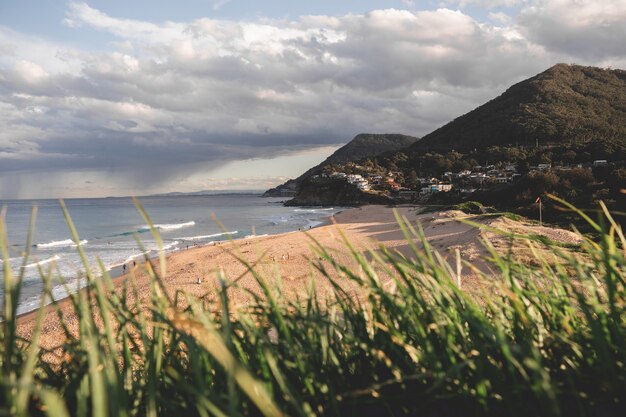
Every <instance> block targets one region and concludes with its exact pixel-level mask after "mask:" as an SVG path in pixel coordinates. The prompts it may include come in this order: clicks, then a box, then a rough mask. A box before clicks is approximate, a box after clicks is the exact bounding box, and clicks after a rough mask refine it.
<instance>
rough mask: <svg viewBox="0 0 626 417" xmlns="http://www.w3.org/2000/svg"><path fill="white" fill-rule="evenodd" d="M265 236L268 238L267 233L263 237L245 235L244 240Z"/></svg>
mask: <svg viewBox="0 0 626 417" xmlns="http://www.w3.org/2000/svg"><path fill="white" fill-rule="evenodd" d="M265 236H269V235H268V234H267V233H265V234H264V235H247V236H246V237H245V238H244V239H254V238H257V237H265Z"/></svg>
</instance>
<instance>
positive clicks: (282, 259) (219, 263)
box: [18, 205, 577, 349]
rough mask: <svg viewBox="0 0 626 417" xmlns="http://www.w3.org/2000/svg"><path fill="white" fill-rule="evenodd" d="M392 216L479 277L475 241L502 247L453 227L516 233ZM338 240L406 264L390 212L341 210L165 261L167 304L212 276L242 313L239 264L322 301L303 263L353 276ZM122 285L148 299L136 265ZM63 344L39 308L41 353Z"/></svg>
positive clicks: (544, 230) (443, 216)
mask: <svg viewBox="0 0 626 417" xmlns="http://www.w3.org/2000/svg"><path fill="white" fill-rule="evenodd" d="M396 210H397V211H398V213H399V214H400V215H401V216H404V217H405V218H406V219H407V220H409V221H410V222H411V223H412V224H414V225H417V224H420V225H421V227H422V228H423V230H424V233H425V236H426V238H427V240H428V241H429V242H430V244H431V245H432V247H433V248H434V249H435V250H437V251H439V252H440V253H441V254H442V255H444V256H445V257H450V263H451V264H453V263H454V262H453V261H455V260H456V259H453V258H452V257H455V256H456V252H457V251H456V249H458V250H459V253H460V255H461V258H462V259H463V260H465V261H468V262H471V263H472V265H473V266H474V267H475V268H476V269H477V270H481V271H483V272H487V273H489V268H488V265H487V263H485V262H484V261H483V258H484V256H485V255H486V251H485V249H484V248H483V245H482V243H481V239H487V240H489V241H491V242H492V244H493V245H494V246H495V247H504V246H505V243H506V242H505V241H504V240H503V239H502V238H500V237H498V236H497V235H495V234H493V233H490V232H486V231H484V230H483V231H481V230H479V229H477V228H475V227H472V226H470V225H467V224H465V223H463V222H462V221H460V220H461V219H466V218H469V219H471V220H473V221H476V222H479V223H481V224H485V225H488V226H491V227H495V228H500V229H515V228H516V227H517V228H518V229H519V228H520V227H522V226H520V224H519V223H517V222H512V221H510V220H508V219H503V218H499V217H484V216H479V217H477V216H467V215H465V214H464V213H462V212H460V211H443V212H438V213H424V214H419V212H420V211H421V209H420V208H419V207H415V206H400V207H397V208H396ZM517 231H521V232H523V231H524V230H517ZM532 231H533V232H534V233H538V234H544V235H547V236H549V237H550V238H551V239H555V240H559V241H567V242H572V241H576V239H577V237H576V235H574V234H573V233H571V232H568V231H565V230H560V229H552V228H548V227H539V226H537V227H535V228H534V229H533V230H532ZM342 233H343V235H344V236H345V237H346V238H347V239H348V240H349V241H350V243H351V244H352V245H353V246H354V248H355V249H356V250H357V251H360V252H366V251H368V250H376V249H378V248H379V247H380V245H384V246H386V247H388V248H390V249H393V250H397V251H399V252H400V253H401V254H403V255H404V256H407V257H409V258H411V257H413V256H412V253H411V251H410V249H409V246H408V244H407V242H406V240H405V238H404V236H403V234H402V231H401V230H400V228H399V226H398V224H397V222H396V220H395V217H394V212H393V209H392V208H389V207H386V206H375V205H372V206H364V207H360V208H353V209H349V210H345V211H343V212H341V213H339V214H337V215H335V216H334V217H333V218H332V219H331V224H328V225H325V226H320V227H317V228H314V229H311V230H307V231H296V232H291V233H285V234H280V235H272V236H259V237H255V238H249V239H239V240H235V241H232V242H222V243H221V244H218V245H213V246H203V247H194V248H190V249H188V250H184V251H180V252H176V253H173V254H170V255H169V256H168V257H167V262H166V267H167V274H166V276H165V277H164V282H165V285H166V287H167V289H168V291H169V293H170V295H171V296H172V297H174V295H175V294H176V293H177V292H179V291H182V292H186V293H189V294H191V295H194V296H198V297H209V298H211V297H214V296H215V294H216V288H217V287H218V283H219V277H220V276H223V277H224V278H225V280H226V281H232V280H237V285H236V288H233V289H231V290H230V291H229V298H230V301H231V303H232V304H233V305H234V306H242V305H245V304H246V303H247V302H248V301H249V300H250V299H251V297H250V294H249V293H248V291H249V292H252V293H256V294H259V293H260V289H259V287H258V284H257V282H256V280H255V279H254V277H252V276H251V274H249V273H247V270H246V267H245V266H244V264H243V263H242V262H241V261H240V260H238V259H237V257H241V259H245V261H247V262H249V263H251V264H252V265H254V266H255V269H256V270H257V271H259V272H261V273H262V274H263V276H264V277H265V278H266V279H268V280H271V281H273V284H276V285H279V286H280V288H281V294H282V295H283V296H284V297H287V298H290V299H295V297H304V296H306V295H307V293H308V292H310V291H311V288H312V285H314V287H315V291H316V292H317V294H318V295H319V296H320V297H324V296H325V295H328V294H330V291H332V290H331V286H330V284H329V282H328V280H326V279H324V278H321V277H320V274H319V273H317V271H315V269H314V268H312V266H311V260H316V257H317V254H316V253H315V251H314V249H313V240H312V239H314V240H316V241H317V242H319V243H321V244H322V245H324V246H325V247H326V248H328V250H329V251H330V252H331V253H332V254H333V257H334V259H335V260H336V261H338V262H340V263H343V264H345V265H350V266H354V268H357V265H355V262H354V260H353V259H352V257H351V254H350V253H349V250H348V248H347V247H346V245H345V243H344V242H343V240H342V238H341V234H342ZM334 278H335V279H336V280H337V282H338V283H339V284H340V285H341V286H342V287H343V288H344V289H345V290H346V291H347V292H348V293H350V294H354V296H358V294H357V293H356V288H355V287H354V284H353V283H352V282H351V281H350V280H348V279H346V278H342V277H341V276H334ZM128 279H134V280H135V283H136V285H137V289H138V296H139V299H140V301H142V300H147V299H148V297H149V296H150V280H149V278H148V276H147V274H146V273H145V270H144V268H143V266H141V265H138V266H137V267H135V268H133V270H132V271H131V273H130V274H126V275H122V276H120V277H118V278H115V279H114V284H115V286H116V288H117V289H118V290H119V289H120V288H122V286H123V284H124V282H126V281H127V280H128ZM476 279H477V274H476V271H472V270H470V269H469V268H467V267H466V268H464V269H463V270H462V280H463V285H464V287H465V288H467V289H468V290H471V289H472V288H474V287H476V286H477V285H480V283H478V282H476ZM56 304H57V306H58V307H59V308H60V311H61V312H62V314H63V315H64V317H65V318H66V323H69V325H70V329H71V326H73V325H74V326H75V325H76V323H77V320H76V317H75V316H74V313H73V311H72V306H71V304H70V303H69V300H68V299H65V300H61V301H58V302H57V303H56ZM35 319H36V312H31V313H27V314H25V315H23V316H21V317H20V318H19V329H18V332H19V334H20V335H22V336H24V337H26V338H28V337H29V336H30V334H31V332H32V328H33V325H34V323H35ZM63 339H64V335H63V332H62V329H61V326H60V324H59V320H58V317H57V315H56V314H55V312H54V309H53V306H52V305H49V306H47V307H45V316H44V323H43V337H42V341H41V344H42V347H44V348H46V349H54V348H55V347H58V346H59V345H60V344H61V343H62V342H63Z"/></svg>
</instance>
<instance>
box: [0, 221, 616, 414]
mask: <svg viewBox="0 0 626 417" xmlns="http://www.w3.org/2000/svg"><path fill="white" fill-rule="evenodd" d="M579 215H582V216H583V217H585V216H584V214H582V213H579ZM146 217H147V216H146ZM585 218H586V217H585ZM67 219H68V222H69V224H70V225H71V221H70V220H69V216H68V217H67ZM586 219H587V221H588V222H589V224H590V227H592V228H594V230H596V231H597V233H598V234H599V236H600V239H599V240H598V241H595V242H594V241H590V240H588V239H584V243H583V244H582V245H581V246H580V248H579V249H578V250H577V251H576V252H571V251H565V250H563V249H562V248H560V247H558V246H551V245H550V243H549V242H547V243H546V242H545V241H540V240H538V239H537V238H536V237H533V236H516V235H509V238H510V239H512V240H516V241H520V242H521V243H523V244H525V245H526V246H527V247H528V248H529V249H530V253H531V254H532V256H533V259H532V262H528V263H519V262H515V261H514V260H513V259H512V258H509V257H508V256H510V254H509V255H506V256H502V255H500V254H499V253H498V252H496V251H495V250H494V249H493V248H492V247H490V246H489V245H488V244H487V249H488V250H489V252H490V256H491V258H490V260H489V262H490V265H491V267H492V269H493V271H494V272H495V274H496V275H495V278H494V277H491V276H484V275H481V277H480V279H481V280H482V281H483V282H484V283H485V285H486V286H487V287H486V288H487V289H488V291H487V292H486V293H485V294H471V293H469V292H467V291H465V290H464V288H463V284H462V283H461V284H460V285H459V280H458V277H457V276H456V273H455V272H453V271H454V270H455V268H453V267H452V266H451V265H449V264H448V262H447V261H446V260H445V259H444V258H443V256H441V255H440V254H439V253H437V251H436V249H435V248H433V247H431V246H430V245H429V244H428V242H427V241H426V240H425V239H423V238H422V237H421V236H422V235H421V233H420V231H419V229H417V230H415V229H414V228H413V226H412V225H411V224H410V223H407V222H406V221H405V220H402V219H398V220H399V221H400V224H401V226H402V227H403V230H404V231H405V233H406V237H407V239H408V241H409V242H410V244H411V246H412V247H413V254H412V257H411V258H410V259H408V258H404V257H402V256H401V255H399V254H398V253H394V252H390V251H388V250H386V249H385V248H381V249H380V250H379V251H376V252H372V253H369V254H362V253H358V252H355V251H353V257H354V260H355V261H356V262H357V263H358V265H359V268H357V269H352V268H348V267H347V266H345V265H343V264H339V263H337V262H336V261H335V257H334V256H333V253H330V252H329V251H328V250H327V249H325V248H324V247H321V246H319V245H316V243H315V242H312V245H314V247H315V249H316V251H317V256H316V257H315V260H312V261H311V264H312V267H313V268H314V270H315V271H316V272H315V275H313V272H312V280H311V289H310V295H309V296H308V298H306V299H301V300H286V299H284V298H282V295H281V291H280V288H279V286H278V284H277V283H276V278H278V277H266V276H262V275H260V274H259V273H258V271H257V270H256V269H255V267H254V265H253V264H249V263H247V262H246V261H245V260H243V257H240V256H239V255H238V252H237V251H236V249H235V250H234V251H233V256H236V257H239V259H240V260H241V262H243V263H244V264H245V265H246V266H247V268H248V270H249V273H251V274H253V276H254V277H255V278H256V279H257V281H258V283H259V284H260V286H261V288H262V290H263V294H262V296H255V300H256V302H255V303H253V304H252V305H249V306H248V308H247V309H245V310H244V309H238V310H235V311H232V310H231V309H230V306H229V303H228V294H229V291H230V290H231V289H232V287H233V286H235V285H237V284H236V282H235V281H234V279H235V278H236V277H225V276H220V278H219V284H220V286H221V293H220V297H218V299H217V300H209V299H204V300H198V299H193V298H191V297H189V296H187V295H186V294H184V293H179V294H178V296H177V297H176V298H174V299H172V298H169V297H168V296H167V295H166V294H167V291H166V289H165V288H164V284H163V281H162V280H161V276H162V270H161V269H158V270H157V269H156V268H154V267H153V265H152V263H151V261H150V260H149V259H146V262H147V264H146V265H147V272H148V273H149V274H150V276H151V277H152V280H153V281H152V285H153V286H152V297H151V299H150V300H149V302H148V305H147V309H142V308H141V306H140V305H139V304H138V302H137V300H136V298H133V280H132V279H131V280H129V281H128V282H126V283H124V285H123V287H122V289H121V290H120V291H117V292H113V290H112V288H113V285H112V281H111V278H110V277H109V276H108V275H107V273H106V271H104V270H103V271H102V273H103V277H102V278H101V279H100V278H97V277H96V276H95V275H93V274H92V273H91V272H88V274H87V278H88V287H87V288H86V290H85V291H83V292H81V293H80V294H76V295H74V296H73V297H72V305H73V308H74V309H75V312H76V315H77V318H78V319H77V320H78V326H77V329H78V334H73V333H72V332H70V331H69V330H68V331H67V333H66V339H65V341H64V342H63V346H62V350H63V353H64V355H62V356H60V357H59V358H60V359H61V362H60V363H56V364H50V363H49V362H48V361H47V360H46V358H47V356H46V355H47V354H48V352H45V351H42V350H41V349H40V348H39V347H38V346H39V343H38V342H39V338H40V337H41V331H42V329H41V326H40V325H41V321H40V320H39V322H38V325H37V328H36V330H35V332H34V334H33V338H32V340H21V339H19V337H18V336H17V334H16V320H17V319H16V315H15V313H16V307H17V306H16V300H17V299H18V295H19V291H20V287H21V286H22V285H23V281H22V280H21V279H20V278H17V279H15V278H14V277H13V276H12V275H11V269H10V268H5V269H4V271H5V274H4V286H5V296H4V304H3V313H2V319H3V326H2V327H0V367H1V369H2V373H1V374H0V414H2V415H17V416H27V415H35V416H37V415H48V416H69V415H72V416H79V417H82V416H91V415H93V416H113V415H116V416H157V415H163V416H174V415H185V416H226V415H228V416H258V415H264V416H285V415H292V416H313V415H336V416H346V415H359V416H385V415H389V416H398V415H423V416H447V415H470V416H471V415H494V416H496V415H511V416H516V415H519V416H528V415H542V416H560V415H562V416H583V415H603V416H621V415H624V413H625V412H626V402H625V398H626V369H625V366H626V303H625V302H624V300H625V299H626V298H625V297H626V266H625V265H626V254H625V252H624V248H625V247H626V239H625V238H624V235H623V233H622V230H621V228H620V227H619V226H618V225H617V224H616V223H615V222H613V221H612V219H611V217H610V216H609V215H608V213H605V216H604V217H603V218H602V221H600V222H599V223H596V222H593V221H592V220H591V219H589V218H586ZM146 220H147V221H148V222H149V219H148V218H146ZM154 233H155V234H156V233H157V232H156V231H154ZM73 234H74V240H75V241H76V242H79V237H78V235H77V234H76V233H75V231H73ZM413 242H419V243H420V244H421V245H423V248H420V247H419V245H414V243H413ZM6 245H7V242H6V241H5V234H4V223H3V222H2V221H0V248H1V249H2V253H3V257H4V262H5V263H8V262H9V259H8V255H7V250H6ZM346 245H348V247H350V246H349V245H350V242H346ZM26 247H27V248H28V247H29V245H27V246H26ZM539 247H542V249H543V250H541V251H536V250H535V249H536V248H539ZM78 250H79V251H81V247H80V245H78ZM542 253H543V254H544V255H541V254H542ZM546 253H547V255H546ZM25 262H26V261H25ZM161 262H165V259H164V257H163V258H162V259H161ZM161 266H164V264H162V265H161ZM464 267H465V268H471V267H472V266H471V265H470V264H466V265H465V266H464ZM85 268H86V269H87V271H92V269H90V268H89V266H88V265H85ZM312 270H313V269H312ZM330 270H336V271H338V272H340V273H341V274H342V275H344V276H347V277H349V278H351V279H352V280H353V281H354V283H356V284H358V286H359V287H360V289H361V294H362V295H363V297H362V298H358V299H357V298H355V297H354V295H353V294H348V293H346V292H345V291H344V290H343V289H342V288H341V287H339V286H336V287H335V297H333V298H331V299H320V298H319V297H317V296H316V294H315V280H318V279H331V278H330V275H331V274H330V273H329V271H330ZM41 273H42V276H43V277H44V280H45V282H49V280H50V277H51V276H52V275H53V274H54V269H53V268H52V267H50V269H48V270H47V271H43V270H42V271H41ZM476 273H479V272H478V271H476ZM384 276H386V277H391V279H392V281H391V283H392V285H384V284H383V280H382V279H381V278H382V277H384ZM46 288H47V291H48V293H49V292H50V288H49V286H46ZM48 295H49V294H48ZM40 311H41V310H40ZM41 317H42V316H41V315H40V316H39V319H41ZM60 320H61V322H62V323H63V325H64V326H68V327H69V326H71V323H67V322H66V321H65V319H64V318H63V317H60Z"/></svg>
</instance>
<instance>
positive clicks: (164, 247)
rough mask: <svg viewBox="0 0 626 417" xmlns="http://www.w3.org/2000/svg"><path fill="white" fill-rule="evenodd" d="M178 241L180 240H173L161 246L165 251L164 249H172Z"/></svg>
mask: <svg viewBox="0 0 626 417" xmlns="http://www.w3.org/2000/svg"><path fill="white" fill-rule="evenodd" d="M179 243H180V242H179V241H178V240H175V241H174V242H172V243H170V244H169V245H165V246H163V248H162V249H163V250H164V251H166V250H170V249H172V248H173V247H175V246H176V245H178V244H179Z"/></svg>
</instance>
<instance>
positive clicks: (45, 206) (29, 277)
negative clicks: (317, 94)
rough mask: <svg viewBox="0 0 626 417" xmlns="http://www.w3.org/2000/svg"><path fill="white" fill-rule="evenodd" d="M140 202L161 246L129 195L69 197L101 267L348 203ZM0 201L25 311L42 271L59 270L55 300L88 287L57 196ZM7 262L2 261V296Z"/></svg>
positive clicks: (279, 227)
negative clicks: (29, 240) (20, 278)
mask: <svg viewBox="0 0 626 417" xmlns="http://www.w3.org/2000/svg"><path fill="white" fill-rule="evenodd" d="M139 202H140V203H141V205H142V206H143V207H144V208H145V210H146V211H147V213H148V215H149V216H150V218H151V220H152V222H153V223H154V225H155V227H156V229H157V230H158V232H159V234H160V236H161V238H162V240H163V245H162V246H161V247H159V245H158V244H157V242H156V240H155V239H154V237H153V236H152V233H151V230H150V228H149V227H148V225H147V224H146V222H145V221H144V220H143V218H142V216H141V214H140V213H139V211H138V210H137V208H136V207H135V205H134V203H133V201H132V199H130V198H100V199H69V200H65V204H66V206H67V209H68V211H69V214H70V216H71V218H72V221H73V223H74V225H75V226H76V229H77V230H78V234H79V236H80V243H79V244H80V246H81V247H82V248H83V249H84V251H85V254H86V256H87V260H88V262H89V264H90V265H91V268H92V271H94V272H95V273H96V274H98V275H99V274H101V268H100V267H99V265H98V262H101V263H102V265H103V266H104V269H106V270H107V271H110V272H111V273H112V274H113V275H116V274H119V273H120V272H122V268H123V265H127V266H130V265H131V264H132V263H133V261H138V260H141V259H143V258H144V257H145V256H148V257H150V258H152V257H154V256H156V255H158V253H159V251H160V250H163V251H165V252H166V253H171V252H174V251H178V250H181V249H186V248H188V247H194V246H198V245H207V244H212V243H215V242H219V241H223V240H226V239H231V238H233V239H239V238H251V237H253V236H262V235H268V234H278V233H285V232H290V231H295V230H299V229H301V230H306V229H309V228H311V227H314V226H316V225H319V224H321V223H323V222H324V221H325V220H326V219H327V218H328V216H330V215H332V214H334V213H336V212H338V211H339V210H340V209H341V208H338V207H332V208H331V207H328V208H307V207H300V208H294V207H284V206H283V205H282V204H281V203H282V199H281V198H262V197H261V196H260V195H258V194H218V195H198V196H166V197H143V198H139ZM33 205H36V206H37V209H38V213H37V218H36V224H35V229H34V234H33V240H32V245H31V247H30V256H29V258H28V259H27V260H26V261H24V257H23V255H24V253H25V249H26V247H25V242H26V238H27V233H28V228H29V221H30V217H31V211H32V208H33ZM0 206H4V207H6V225H7V235H8V236H7V237H8V239H7V240H8V242H9V256H10V259H9V264H10V268H11V270H12V271H13V274H14V276H18V275H19V274H20V272H22V271H23V281H22V283H23V287H22V295H21V297H20V303H19V309H18V310H19V311H18V312H19V313H24V312H27V311H30V310H33V309H35V308H37V307H38V306H39V303H40V300H41V293H42V290H43V284H42V282H43V281H42V278H41V273H40V270H42V271H43V272H44V273H48V272H49V271H50V272H51V273H52V277H53V280H52V284H53V294H54V297H55V299H59V298H63V297H65V296H67V293H68V291H70V292H73V291H76V290H77V289H79V288H80V287H82V286H84V284H85V282H84V278H81V277H83V276H84V267H83V265H82V263H81V261H80V257H79V255H78V250H77V249H78V248H77V244H76V242H74V241H73V240H72V238H71V234H70V231H69V228H68V225H67V224H66V222H65V220H64V217H63V212H62V210H61V207H60V205H59V202H58V201H57V200H36V201H26V200H19V201H17V200H14V201H0ZM136 239H139V242H140V243H137V241H136ZM24 262H25V263H24ZM7 267H8V266H7V265H5V264H4V262H3V261H2V260H0V295H2V294H1V293H2V291H3V290H2V289H3V288H4V283H3V282H1V281H2V280H3V279H4V278H3V276H4V269H5V268H7ZM63 282H65V284H63Z"/></svg>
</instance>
